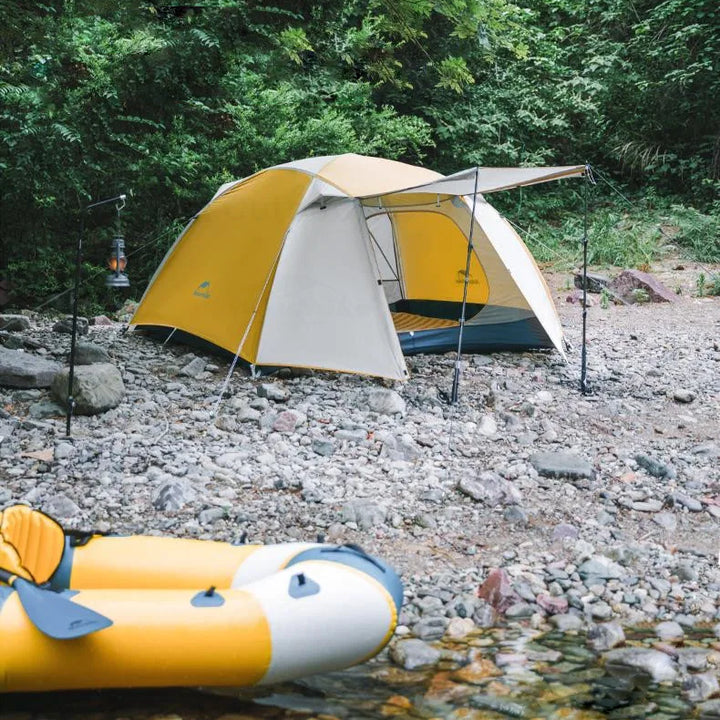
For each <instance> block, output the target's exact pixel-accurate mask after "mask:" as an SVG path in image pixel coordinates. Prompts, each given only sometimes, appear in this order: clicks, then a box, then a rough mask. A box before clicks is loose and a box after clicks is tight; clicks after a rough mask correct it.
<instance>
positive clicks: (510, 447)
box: [0, 277, 720, 717]
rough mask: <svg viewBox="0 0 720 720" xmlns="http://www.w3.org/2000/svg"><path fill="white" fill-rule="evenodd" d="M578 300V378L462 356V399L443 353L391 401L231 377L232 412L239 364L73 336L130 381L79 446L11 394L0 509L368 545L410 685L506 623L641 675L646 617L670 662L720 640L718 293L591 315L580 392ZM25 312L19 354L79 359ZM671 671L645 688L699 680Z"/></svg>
mask: <svg viewBox="0 0 720 720" xmlns="http://www.w3.org/2000/svg"><path fill="white" fill-rule="evenodd" d="M555 281H556V285H557V286H558V287H559V286H560V284H561V283H562V282H565V280H563V279H562V278H560V277H558V278H555ZM688 283H690V280H688ZM565 295H567V292H560V291H558V293H557V299H558V308H559V310H560V312H561V316H562V318H563V322H564V325H565V328H566V333H567V339H568V341H569V342H570V344H571V348H572V349H571V352H570V353H569V356H568V357H569V361H568V362H567V363H565V362H564V361H563V359H562V358H561V357H560V356H559V354H558V353H555V352H548V353H497V354H493V355H486V356H480V355H477V356H468V357H466V358H465V359H464V363H463V374H462V380H461V388H460V402H459V403H458V404H457V405H455V406H451V405H448V404H447V402H446V401H445V397H446V395H447V393H448V391H449V388H450V383H451V380H452V368H453V362H454V358H453V357H450V356H417V357H413V358H410V360H409V362H410V367H411V371H412V378H411V380H410V381H409V382H407V383H405V384H402V385H401V384H398V385H396V386H390V385H389V384H387V383H384V382H382V381H377V380H372V379H367V378H360V377H353V376H341V375H333V374H326V373H314V374H309V373H289V372H281V373H280V374H278V375H275V376H272V377H265V378H251V377H250V376H249V374H248V373H247V371H245V370H243V369H241V368H239V367H238V368H237V369H236V370H235V372H234V373H233V375H232V377H231V379H230V381H229V383H228V384H227V387H226V390H225V393H224V395H223V396H222V398H220V395H219V394H220V392H221V390H222V388H223V387H224V381H225V378H226V373H227V371H228V368H229V362H228V360H227V358H223V357H218V356H212V355H207V354H204V353H202V352H199V351H197V350H192V349H191V348H188V347H186V346H178V345H173V344H166V345H162V344H160V343H159V342H157V341H155V340H152V339H149V338H146V337H144V336H142V335H140V334H136V333H132V332H127V329H126V326H125V325H123V324H122V323H119V322H112V323H110V324H97V325H91V326H90V327H89V328H88V333H87V335H84V336H83V338H82V339H83V341H85V342H87V341H89V342H90V343H92V345H93V346H95V348H94V349H92V348H91V349H89V350H88V352H91V350H92V352H94V353H98V354H99V357H100V359H103V357H102V352H101V351H103V350H104V351H105V353H107V358H106V360H109V364H110V365H113V366H115V367H116V368H117V369H118V370H119V376H120V378H121V381H122V382H121V385H122V388H123V390H122V391H121V393H122V400H121V401H120V403H119V405H117V407H115V408H113V409H111V410H108V411H107V412H104V413H102V414H98V415H93V416H78V417H76V418H75V419H74V421H73V426H72V438H71V439H68V438H66V437H65V423H64V418H63V417H62V414H61V413H62V410H61V409H60V408H58V407H57V406H56V405H54V404H53V402H52V398H51V396H50V391H49V390H47V389H32V388H31V389H22V388H20V389H19V388H11V387H2V388H0V397H1V399H2V409H1V410H0V415H1V416H2V417H1V418H0V437H1V438H2V441H1V443H0V508H2V507H3V506H5V505H9V504H12V503H16V502H26V503H29V504H31V505H33V506H34V507H38V508H41V509H43V510H45V511H47V512H48V513H50V514H51V515H53V516H55V517H57V518H58V519H60V520H61V521H62V522H63V523H64V524H65V525H66V526H68V527H74V528H97V529H100V530H113V531H117V532H122V533H153V534H158V533H162V534H172V535H178V536H185V537H188V536H189V537H201V538H212V539H220V540H230V541H234V542H239V541H247V542H264V543H272V542H279V541H286V540H294V539H301V540H311V541H314V540H315V539H317V538H318V537H321V538H322V539H324V540H327V541H329V542H335V543H341V542H352V543H358V544H360V545H362V546H363V547H364V548H365V549H366V550H368V551H369V552H371V553H374V554H377V555H379V556H381V557H383V558H384V559H385V560H387V561H388V562H390V563H391V564H393V565H394V566H395V567H396V568H397V569H398V570H399V571H400V572H401V574H402V575H403V579H404V581H405V583H406V602H405V606H404V609H403V612H402V614H401V617H400V627H399V628H398V633H397V638H396V639H395V641H394V645H393V648H392V650H391V653H392V657H393V658H394V662H395V663H396V664H398V665H400V666H403V667H405V668H408V667H411V666H413V663H415V662H421V661H419V660H417V659H415V658H416V654H417V653H419V655H418V657H421V658H422V657H423V653H425V654H426V655H428V654H429V655H432V652H431V651H432V650H433V649H434V648H433V645H432V643H433V642H436V641H438V640H440V639H441V638H443V637H444V638H445V642H448V641H452V640H453V639H460V638H463V637H465V636H467V635H468V634H472V633H473V632H477V631H478V628H488V627H495V626H511V627H514V626H517V627H525V628H528V629H529V630H532V631H534V632H546V631H549V630H551V629H553V631H558V632H561V633H562V632H577V631H581V632H585V631H587V630H589V631H590V633H591V635H592V633H599V635H598V637H602V638H604V639H602V640H599V641H597V642H599V645H598V646H597V647H598V652H608V653H609V652H617V650H619V651H621V652H620V654H619V655H618V658H616V662H618V663H620V664H622V663H623V662H625V663H626V666H627V667H630V666H631V664H632V662H635V661H636V659H628V657H625V658H624V659H623V657H622V651H626V650H627V648H622V647H618V648H617V650H612V648H614V647H615V646H620V645H622V644H623V639H622V638H621V637H619V636H618V635H617V630H613V629H608V628H617V629H619V630H620V633H622V628H623V627H625V628H627V627H630V626H637V625H639V624H644V625H646V626H648V627H650V628H652V633H653V637H654V638H655V639H656V640H657V641H658V642H665V643H669V644H670V645H669V646H672V643H675V644H677V643H682V641H683V640H682V639H683V637H684V636H685V635H686V634H688V633H695V634H697V633H698V632H700V633H701V634H702V633H706V635H707V637H708V638H710V639H711V640H712V639H713V638H714V637H715V635H717V634H718V633H720V630H719V629H718V623H720V562H719V561H720V557H719V553H720V298H695V297H690V296H688V295H687V294H686V295H685V296H684V297H683V298H682V299H680V301H679V302H677V303H668V304H662V305H659V304H640V305H631V306H612V305H611V306H609V307H607V308H604V307H601V305H600V304H599V303H596V304H595V305H594V306H593V307H591V308H590V310H589V328H588V340H589V344H588V368H589V374H588V378H589V382H590V386H591V389H592V394H590V395H587V396H583V395H581V394H580V393H579V390H578V386H579V374H580V371H579V355H580V352H579V349H580V346H579V341H580V328H581V325H580V319H581V317H580V310H579V309H578V307H577V306H576V305H570V304H567V303H565V302H564V299H565ZM24 314H25V316H26V317H27V318H28V322H26V323H25V322H21V323H20V325H19V329H18V330H8V331H5V332H4V333H3V334H2V338H1V339H2V342H3V344H4V345H5V347H6V348H21V352H25V353H26V354H29V355H33V356H37V357H39V358H41V359H54V360H56V361H58V362H60V363H64V362H65V360H66V357H67V354H68V349H69V335H67V334H66V333H62V332H57V331H56V330H53V327H54V324H55V320H54V319H52V318H49V317H45V316H37V315H33V314H31V313H24ZM60 329H61V328H60ZM5 352H8V351H5ZM91 354H92V353H91ZM105 364H106V365H107V364H108V363H107V362H105ZM598 627H600V628H601V629H600V630H598ZM613 633H615V634H613ZM605 635H607V637H606V638H605ZM410 636H412V638H411V637H410ZM409 639H412V641H413V642H412V644H411V645H408V640H409ZM713 642H714V640H713ZM418 643H419V644H418ZM711 651H712V646H711V645H710V646H708V652H711ZM658 652H660V653H661V654H663V650H662V649H661V650H659V651H658ZM408 653H409V656H408ZM626 655H627V653H626ZM408 657H409V659H408ZM433 657H434V656H433ZM710 657H712V656H710ZM664 658H665V659H661V660H658V659H657V658H656V657H655V656H653V659H651V660H648V661H647V662H649V663H650V665H649V666H647V667H645V668H644V670H643V671H644V672H645V671H646V672H647V673H649V676H650V678H651V679H654V680H656V681H662V680H664V679H667V678H659V677H656V676H655V675H654V674H653V673H655V671H656V670H655V669H654V668H655V667H656V665H654V664H653V663H660V665H657V667H660V666H663V667H664V666H667V668H668V672H669V671H670V670H672V672H673V673H675V675H673V678H676V677H679V675H678V673H680V672H687V667H685V668H684V669H683V668H681V667H680V663H679V660H678V658H677V657H674V656H673V653H672V652H670V651H668V652H665V653H664ZM426 659H427V658H426ZM422 662H424V661H422ZM422 662H421V665H422ZM428 662H430V663H431V664H432V663H436V662H438V658H435V659H433V660H431V661H428ZM714 662H717V661H714ZM708 668H709V670H708ZM713 668H714V669H713ZM660 672H662V670H660ZM689 672H696V671H695V670H692V669H691V670H690V671H689ZM697 672H700V671H699V670H698V671H697ZM703 672H709V673H710V675H712V676H713V677H715V684H714V685H712V683H711V684H710V685H709V686H708V688H707V689H706V690H705V691H703V692H702V693H700V695H704V697H700V696H698V698H697V701H698V702H701V701H707V700H708V698H712V697H713V695H715V694H717V679H716V674H717V665H714V666H713V664H712V662H710V664H709V665H707V664H706V667H704V670H703ZM713 673H715V675H713ZM710 702H712V700H710ZM708 717H710V716H708ZM713 717H714V716H713Z"/></svg>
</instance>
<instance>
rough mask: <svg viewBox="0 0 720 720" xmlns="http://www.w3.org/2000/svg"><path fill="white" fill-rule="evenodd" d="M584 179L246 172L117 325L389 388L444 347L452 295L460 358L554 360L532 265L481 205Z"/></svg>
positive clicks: (567, 170)
mask: <svg viewBox="0 0 720 720" xmlns="http://www.w3.org/2000/svg"><path fill="white" fill-rule="evenodd" d="M584 170H585V167H584V166H582V165H577V166H569V167H545V168H472V169H470V170H466V171H463V172H460V173H457V174H455V175H451V176H448V177H445V176H442V175H440V174H439V173H436V172H433V171H432V170H427V169H425V168H420V167H415V166H412V165H407V164H404V163H400V162H395V161H392V160H384V159H381V158H373V157H364V156H360V155H353V154H347V155H335V156H328V157H316V158H309V159H306V160H299V161H296V162H291V163H287V164H285V165H277V166H275V167H272V168H268V169H266V170H262V171H260V172H258V173H256V174H254V175H251V176H250V177H248V178H245V179H244V180H239V181H237V182H233V183H227V184H226V185H223V186H222V187H221V188H220V189H219V190H218V192H217V193H216V194H215V197H214V198H213V199H212V200H211V201H210V202H209V203H208V205H206V206H205V208H203V209H202V210H201V211H200V212H199V213H198V214H197V215H195V217H194V218H193V219H192V220H191V221H190V223H189V224H188V226H187V227H186V228H185V230H184V232H183V233H182V234H181V235H180V237H179V238H178V239H177V241H176V242H175V244H174V245H173V246H172V248H171V249H170V251H169V252H168V253H167V255H166V257H165V259H164V260H163V262H162V264H161V265H160V267H159V268H158V270H157V272H156V273H155V276H154V277H153V278H152V280H151V282H150V285H149V286H148V289H147V290H146V292H145V295H144V296H143V299H142V301H141V303H140V305H139V307H138V310H137V312H136V313H135V316H134V317H133V320H132V323H133V324H134V325H138V326H163V327H167V328H172V329H177V330H181V331H184V332H186V333H190V334H192V335H195V336H198V337H200V338H202V339H204V340H206V341H209V342H211V343H213V344H215V345H218V346H220V347H222V348H225V349H226V350H229V351H230V352H232V353H234V354H236V355H238V356H240V357H241V358H243V359H244V360H246V361H247V362H249V363H250V364H252V365H256V366H275V367H277V366H281V367H286V366H291V367H311V368H318V369H326V370H336V371H342V372H352V373H360V374H365V375H376V376H380V377H386V378H392V379H404V378H406V377H407V375H408V373H407V368H406V366H405V360H404V358H403V352H405V354H411V353H413V352H427V351H446V350H450V349H452V348H454V347H457V341H458V333H459V330H460V322H459V318H460V308H461V306H462V303H463V294H464V291H465V288H467V297H466V301H467V305H466V307H467V314H466V317H467V320H466V324H465V325H464V330H463V333H464V334H463V347H464V348H465V349H467V350H469V351H478V350H489V349H511V348H531V347H555V348H557V349H558V350H559V351H560V352H561V353H562V352H563V346H562V343H563V338H562V328H561V325H560V320H559V318H558V315H557V312H556V309H555V306H554V304H553V301H552V298H551V296H550V293H549V291H548V288H547V285H546V284H545V282H544V280H543V278H542V276H541V274H540V271H539V270H538V268H537V265H536V264H535V262H534V260H533V258H532V256H531V255H530V253H529V252H528V250H527V248H526V247H525V245H524V243H523V242H522V240H521V239H520V238H519V237H518V235H517V234H516V233H515V231H514V230H513V229H512V227H511V226H510V225H509V224H508V223H507V222H506V221H505V220H504V219H503V218H502V217H501V216H500V215H499V214H498V212H497V211H496V210H495V209H494V208H492V207H491V206H490V204H489V203H488V202H487V201H486V200H485V199H484V198H483V196H482V194H481V193H490V192H493V191H498V190H505V189H508V188H512V187H519V186H521V185H531V184H535V183H539V182H545V181H548V180H553V179H558V178H565V177H572V176H579V175H582V174H583V172H584ZM474 199H475V202H473V200H474ZM473 206H474V219H473V217H472V209H473ZM471 229H472V236H471ZM471 237H472V250H471V252H470V254H469V253H468V247H469V239H470V238H471ZM468 254H469V255H470V257H469V274H468V275H467V277H466V273H465V269H466V267H467V266H468V265H467V263H468Z"/></svg>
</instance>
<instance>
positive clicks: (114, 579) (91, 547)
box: [50, 535, 320, 590]
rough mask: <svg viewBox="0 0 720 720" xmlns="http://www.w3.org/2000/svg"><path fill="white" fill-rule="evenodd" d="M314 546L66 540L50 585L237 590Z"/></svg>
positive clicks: (155, 539)
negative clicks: (210, 587)
mask: <svg viewBox="0 0 720 720" xmlns="http://www.w3.org/2000/svg"><path fill="white" fill-rule="evenodd" d="M315 547H320V546H319V545H318V544H317V543H300V542H293V543H279V544H277V545H231V544H230V543H226V542H218V541H213V540H191V539H186V538H173V537H155V536H151V535H130V536H121V535H108V536H100V535H96V536H92V537H90V538H89V539H88V540H87V542H85V543H84V544H82V545H75V544H74V542H73V540H72V538H70V537H68V538H66V539H65V550H64V552H63V556H62V560H61V561H60V565H59V567H58V569H57V570H56V571H55V573H54V575H53V576H52V578H51V579H50V583H51V585H52V587H53V588H54V589H56V590H64V589H74V590H87V589H90V588H96V589H100V588H108V589H109V588H135V589H138V588H147V589H150V588H155V589H160V588H167V589H180V588H187V589H197V588H200V587H203V586H205V587H209V586H210V585H215V586H216V587H218V588H229V587H240V586H241V585H244V584H245V583H247V582H251V581H253V580H257V579H260V578H263V577H266V576H267V575H269V574H271V573H273V572H277V571H278V570H279V569H281V568H284V567H285V566H286V565H287V564H288V562H290V560H291V559H292V558H293V557H295V556H296V555H297V554H298V553H300V552H302V551H303V550H308V549H311V548H315Z"/></svg>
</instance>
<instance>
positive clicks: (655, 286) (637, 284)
mask: <svg viewBox="0 0 720 720" xmlns="http://www.w3.org/2000/svg"><path fill="white" fill-rule="evenodd" d="M610 289H611V290H612V291H613V292H614V293H616V294H617V295H619V296H620V297H621V298H622V299H623V300H625V302H628V303H634V302H637V299H636V297H635V296H634V295H633V290H645V292H646V293H647V294H648V297H649V299H650V302H676V301H677V299H678V296H677V295H676V294H675V293H674V292H672V290H670V289H669V288H667V287H665V285H663V284H662V283H661V282H660V281H659V280H658V279H657V278H654V277H653V276H652V275H650V273H645V272H641V271H640V270H625V271H623V272H621V273H620V275H618V276H617V277H616V278H615V279H614V280H613V281H612V282H611V283H610Z"/></svg>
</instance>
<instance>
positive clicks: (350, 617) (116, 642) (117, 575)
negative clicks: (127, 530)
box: [0, 506, 402, 692]
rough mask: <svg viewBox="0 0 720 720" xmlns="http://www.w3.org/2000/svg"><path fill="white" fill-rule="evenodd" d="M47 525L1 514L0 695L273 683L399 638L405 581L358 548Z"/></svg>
mask: <svg viewBox="0 0 720 720" xmlns="http://www.w3.org/2000/svg"><path fill="white" fill-rule="evenodd" d="M43 518H44V520H43V521H42V522H40V520H41V519H43ZM51 523H54V521H52V520H51V519H50V518H47V516H42V515H41V514H40V513H37V512H36V511H32V510H30V509H29V508H25V507H22V506H16V507H15V508H10V509H8V510H5V511H4V512H2V513H0V561H1V562H2V563H7V564H6V565H0V567H3V568H4V570H3V571H2V574H0V580H4V584H0V647H1V648H2V649H1V651H0V690H4V691H8V692H12V691H30V690H32V691H35V690H60V689H80V688H105V687H150V686H199V685H205V686H213V685H215V686H218V685H222V686H249V685H255V684H267V683H273V682H279V681H284V680H290V679H294V678H298V677H302V676H306V675H310V674H313V673H317V672H326V671H329V670H337V669H341V668H345V667H349V666H351V665H354V664H357V663H360V662H363V661H364V660H367V659H369V658H371V657H372V656H374V655H375V654H376V653H377V652H379V651H380V650H381V649H382V647H384V645H385V644H386V643H387V642H388V640H389V639H390V637H391V636H392V634H393V632H394V630H395V626H396V623H397V617H398V613H399V610H400V606H401V603H402V584H401V582H400V579H399V578H398V576H397V575H396V574H395V572H393V570H392V569H391V568H389V567H388V566H387V565H385V564H384V563H382V562H381V561H379V560H376V559H375V558H373V557H371V556H369V555H367V554H366V553H364V552H363V551H362V550H360V549H359V548H356V547H354V546H332V545H322V544H307V543H288V544H283V545H268V546H253V545H241V546H234V545H230V544H228V543H221V542H212V541H204V540H182V539H174V538H159V537H145V536H132V537H112V536H108V537H102V536H97V535H92V534H89V535H87V536H85V537H73V535H72V534H69V533H68V534H65V533H62V534H61V535H58V533H57V531H54V530H52V529H50V524H51ZM45 524H47V527H44V529H42V530H38V526H39V525H45ZM37 533H40V534H41V539H43V540H44V542H46V544H47V545H48V548H49V549H48V551H47V554H46V553H45V552H43V551H42V550H41V549H40V543H35V542H33V540H32V537H33V535H34V534H37ZM58 544H59V546H60V548H61V550H60V551H59V550H58ZM53 564H54V566H53ZM8 565H10V566H8ZM50 588H54V589H50ZM78 614H79V616H78V617H76V615H78ZM103 621H104V622H103ZM93 623H96V624H95V625H94V624H93ZM58 638H65V639H58Z"/></svg>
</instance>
